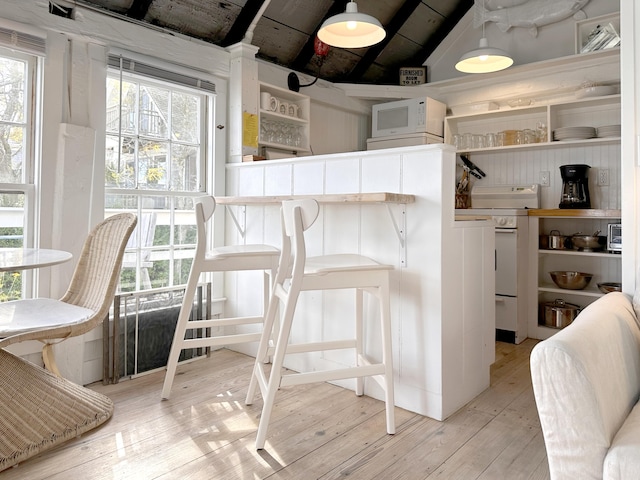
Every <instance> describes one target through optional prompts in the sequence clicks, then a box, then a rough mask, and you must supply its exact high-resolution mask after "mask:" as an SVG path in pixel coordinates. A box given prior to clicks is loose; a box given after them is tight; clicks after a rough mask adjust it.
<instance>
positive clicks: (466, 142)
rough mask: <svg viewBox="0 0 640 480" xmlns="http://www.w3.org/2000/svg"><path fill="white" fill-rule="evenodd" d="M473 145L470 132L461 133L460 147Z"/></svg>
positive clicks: (464, 147)
mask: <svg viewBox="0 0 640 480" xmlns="http://www.w3.org/2000/svg"><path fill="white" fill-rule="evenodd" d="M472 147H473V135H472V134H471V133H465V134H463V135H462V146H461V147H460V148H462V149H463V150H464V149H467V148H472Z"/></svg>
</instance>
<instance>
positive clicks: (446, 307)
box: [225, 145, 495, 420]
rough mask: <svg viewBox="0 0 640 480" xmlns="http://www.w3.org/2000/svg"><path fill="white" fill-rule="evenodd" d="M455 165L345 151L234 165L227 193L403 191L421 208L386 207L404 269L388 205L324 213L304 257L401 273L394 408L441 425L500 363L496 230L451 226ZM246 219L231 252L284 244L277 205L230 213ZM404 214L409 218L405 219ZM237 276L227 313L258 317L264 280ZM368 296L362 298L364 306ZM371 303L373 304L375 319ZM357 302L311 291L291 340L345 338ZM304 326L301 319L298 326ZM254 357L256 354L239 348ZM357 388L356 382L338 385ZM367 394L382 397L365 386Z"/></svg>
mask: <svg viewBox="0 0 640 480" xmlns="http://www.w3.org/2000/svg"><path fill="white" fill-rule="evenodd" d="M454 162H455V155H454V152H453V149H452V148H451V147H445V148H442V146H439V145H430V146H422V147H407V148H402V149H393V150H386V151H380V150H378V151H373V152H355V153H341V154H336V155H322V156H314V157H307V158H303V159H295V160H275V161H266V162H254V163H252V164H246V163H244V164H228V165H227V175H226V186H227V190H226V192H227V195H232V196H242V195H247V196H255V195H258V196H259V195H292V194H294V195H295V194H299V195H303V194H306V195H309V194H318V195H319V194H333V193H358V192H382V191H386V192H395V193H408V194H414V195H416V202H415V203H412V204H408V205H406V207H403V206H401V205H390V210H391V213H392V214H393V215H394V217H395V218H396V220H397V221H400V220H401V219H402V218H403V217H404V218H406V222H407V224H406V229H405V231H406V234H407V240H406V242H407V243H406V247H405V248H406V258H407V263H406V265H403V264H402V258H403V255H402V250H401V247H400V243H399V239H398V237H397V235H396V231H395V229H394V227H393V224H392V221H391V218H390V215H389V212H387V207H386V206H385V205H367V204H339V205H323V206H322V208H321V213H320V217H319V218H318V220H317V221H316V224H314V225H313V226H312V227H311V229H310V230H309V231H308V232H307V235H306V238H307V254H308V255H322V254H330V253H341V252H350V253H361V254H364V255H369V256H371V257H373V258H375V259H376V260H378V261H380V262H383V263H388V264H391V265H394V266H395V269H394V270H393V271H392V276H391V310H392V314H391V316H392V324H393V351H394V371H395V372H396V405H398V406H401V407H402V408H406V409H408V410H411V411H414V412H418V413H421V414H424V415H427V416H430V417H432V418H436V419H439V420H441V419H444V418H446V417H447V416H448V415H450V414H451V413H453V412H454V411H456V410H457V409H458V408H460V407H462V406H463V405H464V404H465V403H467V402H468V401H470V400H471V399H472V398H473V397H475V396H476V395H477V394H479V393H480V392H481V391H482V390H484V389H485V388H486V387H487V386H488V385H489V365H490V364H491V363H493V361H494V359H495V342H494V338H495V301H494V293H495V289H494V281H493V276H494V266H493V258H494V257H493V251H494V243H495V235H494V231H493V226H492V225H491V224H490V223H489V222H454V221H453V203H454V198H453V197H454V195H453V184H454V170H455V169H454ZM225 208H228V209H230V211H233V212H234V213H235V215H236V217H237V218H241V219H246V235H245V237H244V238H243V237H241V236H240V235H239V233H238V230H237V229H236V228H235V227H234V226H233V224H232V222H230V221H229V218H228V215H227V221H226V243H227V244H232V243H269V244H272V245H275V246H279V245H280V243H281V240H280V218H279V208H278V206H277V205H271V206H264V207H261V206H247V207H243V206H229V207H225ZM405 212H406V213H405ZM252 273H254V272H240V273H234V274H231V275H229V276H228V277H229V283H228V288H225V294H226V297H227V298H228V304H227V306H226V308H228V309H229V314H233V315H235V314H240V315H243V314H245V313H248V312H247V310H249V309H251V308H255V306H256V305H258V304H259V302H256V301H255V298H256V294H257V292H259V291H260V289H261V287H260V284H259V283H258V282H259V280H260V277H259V275H252ZM365 297H366V296H365ZM376 309H377V306H376V304H375V302H370V301H368V302H367V304H366V305H365V310H366V313H365V315H366V316H367V317H369V316H371V317H372V318H376V317H377V310H376ZM353 313H354V312H353V293H352V292H349V291H331V292H303V294H302V295H301V297H300V300H299V302H298V306H297V310H296V318H300V319H302V318H304V320H305V321H304V322H298V324H297V325H296V323H294V329H293V332H292V338H294V339H295V340H296V341H303V342H304V341H314V340H317V339H319V338H335V337H338V338H339V337H340V336H341V333H342V330H343V329H344V328H345V325H346V326H350V325H351V322H349V321H346V323H345V321H344V319H345V318H346V319H349V318H350V316H351V315H353ZM299 316H300V317H299ZM366 336H367V342H368V347H367V348H370V351H371V352H373V353H374V356H375V355H376V354H377V352H379V348H378V345H379V342H380V340H379V338H378V336H377V327H376V326H374V325H372V326H371V328H367V332H366ZM242 351H245V352H246V353H249V354H251V353H253V352H252V350H251V348H247V349H243V350H242ZM352 356H353V355H352V353H351V352H343V351H332V352H324V353H322V354H320V353H319V354H316V355H310V356H307V357H304V358H302V357H301V356H295V358H294V359H290V360H289V362H288V363H287V366H288V367H289V368H293V369H294V370H309V369H311V370H320V369H324V368H332V367H335V366H337V365H339V366H344V365H350V364H351V363H352V360H353V359H352ZM340 384H342V385H344V386H347V387H349V386H350V385H351V384H350V382H349V381H345V382H340ZM366 391H367V394H369V395H372V396H374V397H376V398H381V393H380V392H379V390H378V388H377V386H376V385H375V384H374V383H373V382H367V387H366Z"/></svg>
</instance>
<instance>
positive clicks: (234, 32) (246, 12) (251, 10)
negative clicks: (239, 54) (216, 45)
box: [220, 0, 265, 47]
mask: <svg viewBox="0 0 640 480" xmlns="http://www.w3.org/2000/svg"><path fill="white" fill-rule="evenodd" d="M264 1H265V0H247V3H245V4H244V7H242V10H240V14H239V15H238V17H237V18H236V21H235V22H233V25H232V26H231V28H230V29H229V32H228V33H227V35H226V36H225V37H224V40H222V42H221V43H220V45H221V46H223V47H228V46H229V45H234V44H236V43H239V42H241V41H242V39H243V38H244V35H245V33H247V30H248V29H249V26H250V25H251V22H253V19H254V18H256V15H257V14H258V12H259V11H260V7H262V4H263V3H264Z"/></svg>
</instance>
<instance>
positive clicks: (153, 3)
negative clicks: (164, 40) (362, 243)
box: [52, 0, 473, 85]
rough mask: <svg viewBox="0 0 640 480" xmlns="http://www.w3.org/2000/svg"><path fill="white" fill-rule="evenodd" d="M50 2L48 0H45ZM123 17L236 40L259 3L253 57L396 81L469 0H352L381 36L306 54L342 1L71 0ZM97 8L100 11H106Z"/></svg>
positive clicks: (343, 78)
mask: <svg viewBox="0 0 640 480" xmlns="http://www.w3.org/2000/svg"><path fill="white" fill-rule="evenodd" d="M52 3H53V2H52ZM76 3H78V4H82V5H85V6H88V7H95V8H97V9H99V10H106V11H107V12H110V13H111V14H116V15H118V16H121V17H122V18H123V19H125V20H126V19H133V20H136V21H141V22H143V23H148V24H151V25H154V26H156V27H161V28H165V29H167V30H169V31H173V32H178V33H181V34H183V35H187V36H189V37H194V38H198V39H201V40H204V41H206V42H210V43H213V44H215V45H219V46H222V47H226V46H228V45H232V44H234V43H237V42H240V41H242V39H243V38H244V37H245V34H246V33H247V31H248V30H249V29H250V27H251V24H252V22H254V19H255V18H256V15H257V14H258V13H259V11H260V10H261V8H262V7H263V6H264V4H265V3H266V4H267V6H266V9H265V10H264V12H263V14H262V16H261V17H259V20H258V22H257V24H256V25H255V29H254V31H253V38H252V41H251V43H252V44H253V45H255V46H257V47H259V48H260V50H259V52H258V57H259V58H261V59H264V60H266V61H268V62H272V63H275V64H278V65H281V66H284V67H287V68H290V69H292V70H296V71H298V72H304V73H307V74H309V75H311V76H313V77H315V76H316V75H318V74H319V77H320V78H322V79H325V80H329V81H331V82H349V83H368V84H390V85H395V84H398V81H399V68H400V67H417V66H421V65H422V63H423V62H424V60H425V59H426V58H427V57H428V56H429V55H430V54H431V52H433V50H434V49H435V48H436V47H437V46H438V44H439V43H440V42H441V41H442V40H443V39H444V38H445V37H446V35H447V34H448V33H449V32H450V31H451V29H452V28H453V27H454V26H455V24H456V23H457V22H458V21H459V20H460V19H461V18H462V16H464V14H465V13H466V12H467V11H468V10H469V9H470V8H471V7H472V6H473V0H357V4H358V10H359V11H360V12H363V13H367V14H369V15H373V16H374V17H376V18H377V19H378V20H379V21H380V22H381V23H382V25H383V26H384V28H385V30H386V32H387V36H386V38H385V39H384V40H383V41H382V42H381V43H379V44H377V45H374V46H372V47H369V48H359V49H341V48H334V47H331V48H330V49H329V53H328V55H327V56H326V57H324V58H322V57H319V56H317V55H315V53H314V40H315V36H316V33H317V31H318V29H319V28H320V25H322V22H323V21H324V20H325V19H327V18H329V17H331V16H333V15H336V14H338V13H343V12H344V10H345V5H346V3H347V0H271V1H270V2H269V0H218V1H215V0H81V1H80V0H79V1H77V2H76ZM107 12H105V13H107Z"/></svg>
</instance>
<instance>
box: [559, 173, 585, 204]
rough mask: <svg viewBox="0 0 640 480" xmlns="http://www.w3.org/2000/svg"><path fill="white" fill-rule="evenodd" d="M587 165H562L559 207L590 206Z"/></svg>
mask: <svg viewBox="0 0 640 480" xmlns="http://www.w3.org/2000/svg"><path fill="white" fill-rule="evenodd" d="M590 168H591V167H590V166H589V165H562V166H561V167H560V175H561V176H562V198H561V199H560V208H591V198H590V197H589V169H590Z"/></svg>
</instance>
